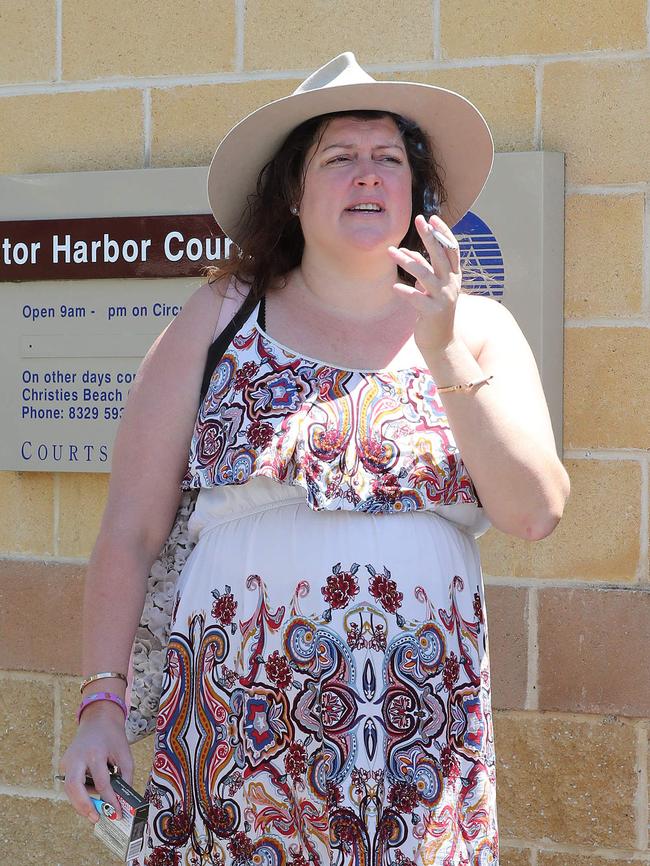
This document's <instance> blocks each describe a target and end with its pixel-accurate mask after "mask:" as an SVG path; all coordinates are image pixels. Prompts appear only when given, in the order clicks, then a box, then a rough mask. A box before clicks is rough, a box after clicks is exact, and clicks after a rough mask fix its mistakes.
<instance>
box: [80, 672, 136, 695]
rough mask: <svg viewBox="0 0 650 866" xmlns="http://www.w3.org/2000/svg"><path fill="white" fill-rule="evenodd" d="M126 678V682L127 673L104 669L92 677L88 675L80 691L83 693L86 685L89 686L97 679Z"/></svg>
mask: <svg viewBox="0 0 650 866" xmlns="http://www.w3.org/2000/svg"><path fill="white" fill-rule="evenodd" d="M108 679H111V680H124V682H126V674H120V673H117V672H115V671H104V672H102V673H100V674H93V675H92V676H90V677H86V679H85V680H84V681H83V682H82V684H81V688H80V689H79V691H80V692H81V693H82V694H83V690H84V689H85V688H86V686H89V685H90V684H91V683H94V682H95V681H96V680H108Z"/></svg>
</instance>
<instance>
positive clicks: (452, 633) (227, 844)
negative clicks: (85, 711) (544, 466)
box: [137, 311, 499, 866]
mask: <svg viewBox="0 0 650 866" xmlns="http://www.w3.org/2000/svg"><path fill="white" fill-rule="evenodd" d="M183 484H184V487H185V488H186V489H192V488H199V489H200V492H199V495H198V499H197V503H196V509H195V511H194V513H193V515H192V517H191V519H190V532H191V535H192V537H193V539H194V540H195V541H196V546H195V547H194V549H193V551H192V553H191V555H190V557H189V559H188V561H187V563H186V565H185V568H184V570H183V572H182V574H181V576H180V579H179V584H178V588H177V596H176V603H175V609H174V617H173V620H172V632H171V638H170V641H169V645H168V649H167V657H166V666H165V671H164V683H163V692H162V698H161V703H160V712H159V717H158V723H157V731H156V735H155V740H156V742H155V757H154V765H153V770H152V774H151V778H150V782H149V785H148V788H147V794H148V798H149V801H150V814H149V824H148V829H147V838H146V850H145V853H144V854H143V855H141V856H140V858H139V860H138V862H137V866H217V864H218V866H253V864H255V866H257V864H259V866H308V864H310V866H334V864H336V866H416V864H417V866H420V864H426V866H433V864H436V866H461V864H463V866H465V864H468V866H469V864H472V866H479V864H480V866H487V864H498V860H499V855H498V831H497V821H496V797H495V759H494V741H493V729H492V714H491V707H490V671H489V662H488V640H487V629H486V619H485V606H484V593H483V584H482V578H481V569H480V563H479V557H478V552H477V545H476V540H475V537H476V536H477V535H479V534H480V533H481V532H483V531H485V529H486V528H487V525H488V524H487V521H486V518H485V516H484V514H483V509H482V508H481V505H480V502H479V499H478V497H477V494H476V491H475V489H474V486H473V484H472V481H471V479H470V477H469V475H468V473H467V470H466V469H465V467H464V465H463V463H462V460H461V459H460V456H459V453H458V450H457V448H456V445H455V443H454V440H453V436H452V434H451V430H450V428H449V425H448V423H447V419H446V417H445V413H444V409H443V407H442V404H441V402H440V399H439V397H438V395H437V393H436V387H435V383H434V381H433V380H432V378H431V376H430V375H429V373H428V372H427V371H426V370H422V369H415V368H411V369H405V370H384V371H364V370H350V369H342V368H335V367H332V366H330V365H327V364H325V363H323V362H322V361H319V360H317V359H314V358H308V357H305V356H303V355H298V354H296V353H295V352H293V351H292V350H290V349H289V348H288V347H286V346H283V345H281V344H280V343H278V342H276V341H275V340H273V339H271V338H270V337H269V336H268V335H267V334H266V333H265V332H264V331H263V330H262V328H261V326H260V325H259V324H258V322H257V311H254V312H253V314H251V316H250V318H249V319H248V321H247V322H246V323H245V324H244V325H243V326H242V327H241V328H240V330H239V332H238V333H237V334H236V336H235V337H234V339H233V340H232V342H231V344H230V346H229V348H228V350H227V351H226V353H225V355H224V356H223V358H222V360H221V362H220V364H219V365H218V367H217V368H216V370H215V372H214V374H213V377H212V380H211V383H210V388H209V390H208V393H207V395H206V397H205V400H204V401H203V403H202V405H201V407H200V409H199V413H198V416H197V420H196V425H195V430H194V435H193V438H192V445H191V453H190V459H189V466H188V470H187V474H186V476H185V480H184V482H183Z"/></svg>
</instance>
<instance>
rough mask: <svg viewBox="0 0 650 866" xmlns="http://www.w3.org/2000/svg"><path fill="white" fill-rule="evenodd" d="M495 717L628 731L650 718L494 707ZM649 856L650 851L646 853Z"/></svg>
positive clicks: (618, 714) (648, 722)
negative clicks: (533, 717)
mask: <svg viewBox="0 0 650 866" xmlns="http://www.w3.org/2000/svg"><path fill="white" fill-rule="evenodd" d="M494 713H495V715H496V716H508V718H510V719H513V720H514V721H520V722H526V721H529V720H530V717H531V715H537V716H545V717H547V718H550V717H551V716H552V717H553V718H554V719H558V720H559V721H560V722H571V721H574V722H575V721H578V722H594V723H598V724H600V725H604V724H614V723H615V722H623V723H624V724H626V725H627V726H628V727H629V728H630V729H636V726H637V725H638V724H639V722H641V723H642V724H650V718H648V717H646V716H626V715H624V714H623V713H621V712H618V713H585V712H577V711H576V712H573V713H570V712H567V711H566V710H553V709H543V710H526V709H514V708H512V709H501V708H499V707H496V708H495V710H494ZM496 753H497V757H498V756H499V747H498V745H497V747H496ZM522 844H535V845H538V844H539V840H538V841H537V842H532V843H524V842H522ZM648 854H650V851H649V852H648Z"/></svg>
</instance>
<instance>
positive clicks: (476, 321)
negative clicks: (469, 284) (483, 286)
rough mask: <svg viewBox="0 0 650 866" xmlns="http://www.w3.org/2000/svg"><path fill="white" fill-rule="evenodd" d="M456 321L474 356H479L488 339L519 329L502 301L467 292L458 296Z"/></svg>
mask: <svg viewBox="0 0 650 866" xmlns="http://www.w3.org/2000/svg"><path fill="white" fill-rule="evenodd" d="M456 322H457V326H458V329H459V333H460V336H461V337H462V339H463V340H464V342H465V343H466V345H467V346H468V347H469V349H470V351H471V352H472V354H473V355H474V357H478V355H479V354H480V352H481V349H482V348H483V347H484V345H485V344H486V342H487V341H488V340H492V339H495V338H497V337H503V336H507V335H508V333H512V331H513V329H517V324H516V322H515V320H514V318H513V316H512V314H511V313H510V312H509V311H508V310H507V309H506V307H504V306H503V304H502V303H501V302H499V301H495V300H494V298H489V297H486V296H485V295H472V294H469V293H467V292H462V293H461V295H460V296H459V298H458V303H457V305H456Z"/></svg>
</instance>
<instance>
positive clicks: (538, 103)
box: [533, 63, 544, 150]
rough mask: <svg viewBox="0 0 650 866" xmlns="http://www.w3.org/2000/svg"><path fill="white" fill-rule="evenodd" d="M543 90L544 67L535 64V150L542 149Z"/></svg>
mask: <svg viewBox="0 0 650 866" xmlns="http://www.w3.org/2000/svg"><path fill="white" fill-rule="evenodd" d="M543 92H544V67H543V65H542V64H541V63H536V64H535V126H534V131H533V146H534V147H535V150H543V149H544V146H543V145H544V129H543V127H542V95H543Z"/></svg>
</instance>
